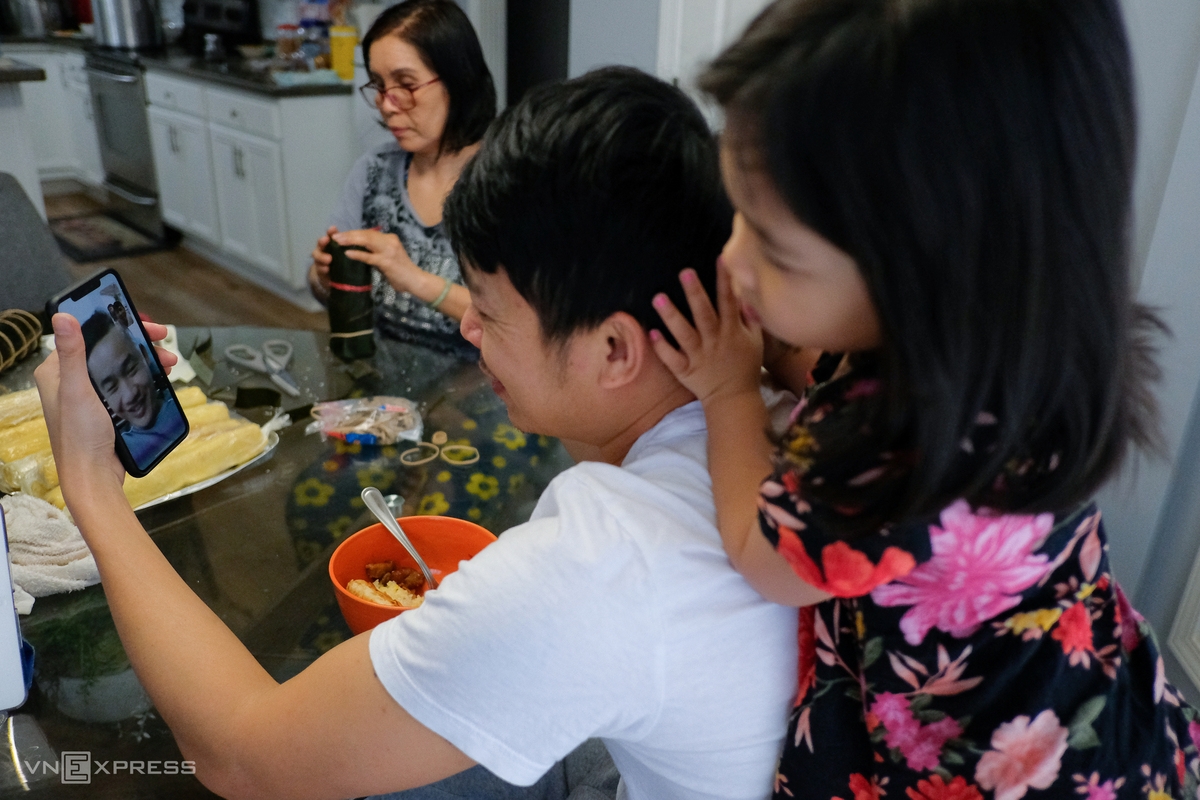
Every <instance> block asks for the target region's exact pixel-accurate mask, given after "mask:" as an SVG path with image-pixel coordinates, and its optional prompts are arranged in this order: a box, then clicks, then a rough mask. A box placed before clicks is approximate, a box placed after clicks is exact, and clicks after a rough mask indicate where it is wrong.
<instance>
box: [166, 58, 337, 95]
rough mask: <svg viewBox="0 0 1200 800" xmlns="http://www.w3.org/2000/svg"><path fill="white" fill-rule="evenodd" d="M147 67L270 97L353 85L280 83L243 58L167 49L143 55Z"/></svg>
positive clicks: (326, 91)
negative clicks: (209, 58) (207, 57)
mask: <svg viewBox="0 0 1200 800" xmlns="http://www.w3.org/2000/svg"><path fill="white" fill-rule="evenodd" d="M142 62H143V63H144V64H145V65H146V68H147V69H152V70H155V71H157V72H170V73H173V74H176V75H179V76H181V77H185V78H194V79H196V80H202V81H212V82H213V83H218V84H221V85H222V86H228V87H230V88H232V89H242V90H244V91H247V92H255V93H257V94H265V95H270V96H271V97H311V96H313V95H331V94H350V93H351V92H353V91H354V87H353V86H351V85H350V84H349V83H312V84H302V85H298V86H280V85H279V84H277V83H275V81H274V80H273V79H272V78H271V75H270V73H268V72H264V71H261V70H252V69H250V68H249V66H248V63H247V62H246V61H244V60H242V59H230V60H229V61H224V62H217V63H214V62H211V61H205V60H203V59H200V58H196V57H195V56H192V55H188V54H186V53H175V52H168V53H167V54H166V55H165V56H150V55H147V56H143V57H142Z"/></svg>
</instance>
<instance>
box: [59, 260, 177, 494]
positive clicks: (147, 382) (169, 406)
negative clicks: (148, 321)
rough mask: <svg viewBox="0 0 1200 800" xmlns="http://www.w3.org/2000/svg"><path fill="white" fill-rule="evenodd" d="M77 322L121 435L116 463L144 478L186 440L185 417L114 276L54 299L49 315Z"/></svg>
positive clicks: (91, 370)
mask: <svg viewBox="0 0 1200 800" xmlns="http://www.w3.org/2000/svg"><path fill="white" fill-rule="evenodd" d="M60 311H61V312H65V313H67V314H70V315H71V316H73V317H75V319H77V320H79V324H80V326H81V327H82V329H83V342H84V345H85V347H86V350H87V367H88V375H89V376H90V377H91V379H92V386H93V387H94V388H95V389H96V394H98V395H99V396H100V399H101V401H103V402H104V407H105V408H107V409H108V414H109V416H110V417H111V418H112V423H113V427H114V428H115V429H116V431H117V437H116V449H117V457H118V458H120V459H121V463H122V464H123V465H124V466H125V471H126V472H128V473H129V474H130V475H132V476H134V477H135V478H141V477H143V476H144V475H146V474H147V473H149V472H150V470H152V469H154V466H155V465H156V464H158V462H160V461H162V460H163V458H165V457H166V455H167V453H170V452H171V451H172V450H173V449H175V447H176V446H177V445H178V444H179V443H180V442H182V441H183V440H184V439H185V438H187V435H188V422H187V416H186V415H185V414H184V413H183V407H182V406H181V405H179V398H177V397H176V396H175V390H174V389H172V388H171V381H170V379H169V378H168V377H167V371H166V370H165V369H163V366H162V364H161V363H160V362H159V360H158V355H157V354H156V353H155V352H154V346H153V345H152V344H151V342H150V337H148V336H147V335H146V329H145V328H144V327H142V321H141V319H140V318H139V317H138V315H137V309H135V308H134V307H133V301H132V300H130V299H129V292H127V291H125V284H124V283H123V282H122V281H121V276H120V275H118V274H117V272H116V270H113V269H106V270H104V271H102V272H99V273H97V274H96V275H93V276H92V277H90V278H88V279H86V280H84V281H83V282H81V283H79V284H77V285H75V286H73V287H72V288H70V289H67V290H66V291H64V292H62V293H61V294H59V295H57V296H55V297H53V298H51V300H50V302H48V303H47V304H46V312H47V313H48V314H51V315H54V314H55V313H58V312H60Z"/></svg>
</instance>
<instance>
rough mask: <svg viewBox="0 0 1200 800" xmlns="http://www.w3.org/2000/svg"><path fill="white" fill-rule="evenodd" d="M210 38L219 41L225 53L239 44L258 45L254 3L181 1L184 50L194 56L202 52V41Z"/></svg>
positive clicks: (259, 35)
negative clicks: (215, 37) (212, 37)
mask: <svg viewBox="0 0 1200 800" xmlns="http://www.w3.org/2000/svg"><path fill="white" fill-rule="evenodd" d="M213 35H216V36H219V37H220V40H221V45H222V46H223V47H224V49H225V52H227V53H231V52H233V50H234V47H235V46H236V45H239V44H258V43H259V42H261V41H262V28H261V27H260V26H259V24H258V2H257V0H185V1H184V4H183V38H182V43H183V47H184V49H185V50H187V51H188V52H189V53H191V54H192V55H197V56H198V55H200V54H201V53H203V52H204V42H205V38H206V37H211V36H213Z"/></svg>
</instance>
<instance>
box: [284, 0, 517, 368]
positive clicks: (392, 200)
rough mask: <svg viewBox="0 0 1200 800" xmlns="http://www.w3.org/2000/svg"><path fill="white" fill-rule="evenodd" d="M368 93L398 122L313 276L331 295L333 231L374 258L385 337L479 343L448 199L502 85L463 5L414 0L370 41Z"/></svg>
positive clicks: (379, 322) (316, 287)
mask: <svg viewBox="0 0 1200 800" xmlns="http://www.w3.org/2000/svg"><path fill="white" fill-rule="evenodd" d="M362 48H363V60H364V62H365V63H366V67H367V71H368V73H369V74H370V77H371V79H370V82H368V83H367V84H366V85H364V86H363V87H362V88H361V92H362V94H363V97H365V98H366V100H367V102H368V103H369V104H371V105H372V106H373V107H374V108H376V109H378V111H379V114H380V118H381V122H382V124H383V125H384V126H386V127H387V129H388V130H389V131H391V133H392V136H393V137H394V141H389V142H387V143H386V144H385V145H382V146H380V147H378V148H376V149H375V150H373V151H371V152H369V153H366V154H365V155H363V156H362V157H361V158H359V160H358V161H357V162H356V163H355V165H354V168H353V169H352V170H351V171H350V175H349V176H348V177H347V179H346V184H345V188H344V189H343V191H342V198H341V201H340V203H339V204H338V207H337V209H336V211H335V212H334V214H333V216H332V217H331V219H330V228H329V230H328V231H327V232H326V233H325V235H323V236H321V238H320V239H318V240H317V246H316V248H315V249H314V250H313V264H312V267H311V268H310V269H309V276H308V277H309V285H310V287H311V288H312V292H313V295H314V296H315V297H316V298H317V299H318V300H321V301H322V302H323V301H324V300H325V299H326V298H327V297H328V295H329V264H330V260H331V259H330V256H329V255H328V254H327V253H325V252H324V248H325V246H326V245H327V244H328V243H329V240H330V238H333V240H334V241H336V242H338V243H339V244H342V245H358V246H361V247H364V248H366V249H365V250H361V251H355V250H351V251H349V256H350V257H351V258H355V259H357V260H359V261H363V262H366V263H367V264H370V265H371V266H373V267H375V269H376V272H375V278H374V287H373V289H372V295H373V297H374V300H375V316H376V326H377V328H378V329H379V331H380V332H381V333H382V334H383V335H384V336H387V337H390V338H394V339H400V340H403V341H411V342H416V343H419V344H424V345H427V346H430V347H434V348H436V349H439V350H444V351H454V352H462V353H464V354H465V353H470V352H471V351H472V348H471V347H470V345H468V344H467V343H466V341H465V340H463V339H462V337H461V336H460V335H459V333H458V321H459V320H460V319H461V318H462V315H463V312H464V311H465V310H466V308H467V306H468V305H470V302H471V297H470V294H469V293H468V291H467V289H466V288H465V287H464V286H462V285H461V281H462V276H461V273H460V271H459V265H458V260H457V258H456V257H455V255H454V251H453V250H452V249H451V247H450V241H449V239H448V238H447V237H446V234H445V231H444V230H443V228H442V224H441V223H442V202H443V201H444V200H445V198H446V195H448V194H449V193H450V190H451V189H452V188H453V187H454V184H455V182H456V181H457V180H458V176H459V173H460V172H461V171H462V168H463V166H464V165H465V164H466V163H467V161H469V160H470V159H471V157H472V156H474V155H475V152H476V151H477V150H478V149H479V141H480V139H482V138H483V133H484V131H485V130H486V129H487V126H488V124H489V123H490V122H491V120H492V118H493V117H494V116H495V114H496V91H495V87H494V86H493V84H492V76H491V73H490V72H489V71H488V68H487V65H486V64H485V63H484V61H483V51H482V49H481V48H480V46H479V40H478V38H477V37H476V35H475V30H474V28H472V27H471V22H470V20H469V19H467V16H466V14H464V13H463V11H462V9H460V8H459V7H458V5H457V4H455V3H454V2H453V0H405V2H402V3H399V4H397V5H394V6H392V7H391V8H389V9H387V10H386V11H384V12H383V13H382V14H380V15H379V17H378V18H377V19H376V20H375V23H374V24H373V25H372V26H371V29H370V30H369V31H368V32H367V35H366V36H365V37H364V39H363V43H362Z"/></svg>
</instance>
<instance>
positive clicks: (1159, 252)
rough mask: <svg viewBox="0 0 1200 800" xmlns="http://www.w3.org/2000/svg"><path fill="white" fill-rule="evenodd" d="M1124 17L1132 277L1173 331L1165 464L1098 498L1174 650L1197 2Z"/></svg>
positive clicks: (1197, 104)
mask: <svg viewBox="0 0 1200 800" xmlns="http://www.w3.org/2000/svg"><path fill="white" fill-rule="evenodd" d="M1124 8H1125V13H1126V20H1127V24H1128V28H1129V35H1130V40H1131V45H1132V48H1133V54H1134V59H1135V70H1136V73H1137V88H1138V103H1139V109H1138V112H1139V114H1138V116H1139V127H1140V131H1139V137H1140V138H1139V152H1138V173H1137V176H1136V186H1135V192H1134V223H1135V227H1134V269H1135V273H1136V274H1137V275H1139V276H1140V287H1139V298H1140V299H1141V300H1142V301H1143V302H1145V303H1147V304H1149V305H1151V306H1155V307H1157V308H1158V309H1159V312H1160V314H1161V316H1162V318H1163V319H1164V321H1165V322H1166V323H1167V324H1168V326H1170V328H1171V330H1172V338H1171V339H1169V340H1168V341H1167V342H1165V343H1164V345H1163V347H1162V350H1161V353H1160V358H1159V361H1160V364H1161V366H1162V368H1163V373H1164V375H1163V382H1162V384H1161V386H1160V387H1159V390H1158V392H1157V396H1158V398H1159V403H1160V407H1161V412H1162V418H1163V432H1164V436H1165V444H1166V454H1165V456H1166V457H1165V458H1153V457H1151V458H1146V457H1139V458H1138V459H1136V460H1135V461H1133V462H1131V463H1130V464H1129V465H1127V467H1126V469H1125V470H1124V471H1123V472H1122V474H1121V475H1120V476H1119V478H1118V479H1117V480H1116V481H1114V482H1113V483H1112V484H1110V485H1109V486H1108V487H1106V489H1105V490H1104V491H1103V492H1102V493H1101V495H1100V498H1099V499H1100V504H1101V507H1102V509H1103V511H1104V514H1105V518H1106V527H1107V530H1108V534H1109V540H1110V553H1109V554H1110V558H1111V561H1112V565H1113V571H1114V573H1115V574H1116V576H1117V578H1118V579H1119V580H1120V581H1121V583H1122V584H1123V585H1124V586H1125V588H1126V591H1127V592H1128V593H1129V594H1130V595H1131V596H1132V597H1133V598H1134V602H1135V605H1137V606H1138V607H1139V608H1140V609H1141V610H1142V612H1143V613H1144V614H1145V615H1146V617H1147V618H1148V619H1149V621H1150V622H1151V623H1152V624H1153V625H1154V627H1155V629H1156V631H1157V632H1158V633H1159V636H1160V642H1163V643H1165V640H1166V637H1167V634H1168V631H1170V630H1171V628H1172V625H1173V624H1174V627H1175V628H1176V631H1177V632H1184V633H1186V632H1188V631H1190V630H1194V629H1197V628H1198V627H1200V616H1198V615H1195V614H1192V613H1191V612H1189V614H1188V615H1186V616H1196V617H1197V618H1195V619H1183V618H1182V616H1185V615H1179V614H1178V612H1179V607H1180V602H1181V599H1182V597H1183V594H1184V588H1185V585H1186V584H1187V583H1188V580H1189V578H1190V577H1191V576H1192V574H1193V571H1194V567H1193V564H1194V563H1195V561H1196V554H1197V546H1198V545H1200V226H1198V225H1197V212H1198V211H1200V83H1198V82H1197V69H1198V66H1200V3H1196V2H1195V0H1124ZM1177 616H1180V617H1181V618H1180V619H1176V617H1177ZM1179 641H1180V640H1179V639H1178V638H1177V637H1172V642H1171V646H1170V647H1164V656H1165V659H1166V662H1167V670H1168V674H1169V675H1170V677H1171V679H1172V680H1173V681H1174V682H1175V683H1176V684H1177V685H1179V686H1180V687H1181V688H1182V689H1183V690H1184V692H1185V694H1187V695H1188V696H1189V697H1190V698H1191V699H1192V700H1193V701H1195V700H1198V699H1200V694H1198V693H1197V687H1196V686H1195V685H1193V684H1191V682H1190V681H1189V680H1188V676H1187V675H1186V674H1185V672H1184V671H1183V670H1181V669H1180V663H1179V661H1178V659H1177V655H1178V654H1179V653H1181V652H1183V650H1182V649H1181V648H1180V647H1179ZM1185 657H1187V654H1186V653H1185Z"/></svg>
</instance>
